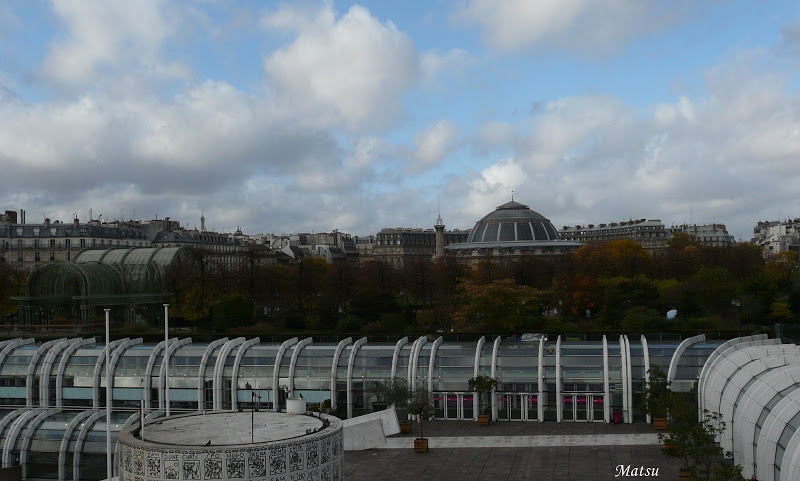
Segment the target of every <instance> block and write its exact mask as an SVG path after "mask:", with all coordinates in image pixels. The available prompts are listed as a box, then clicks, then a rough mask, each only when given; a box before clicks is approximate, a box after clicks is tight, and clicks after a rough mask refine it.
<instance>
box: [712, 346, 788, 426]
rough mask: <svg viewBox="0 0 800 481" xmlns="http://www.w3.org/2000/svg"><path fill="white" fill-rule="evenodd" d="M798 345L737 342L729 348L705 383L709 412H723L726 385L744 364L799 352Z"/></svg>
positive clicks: (718, 359)
mask: <svg viewBox="0 0 800 481" xmlns="http://www.w3.org/2000/svg"><path fill="white" fill-rule="evenodd" d="M797 352H799V351H798V347H797V346H794V345H787V344H778V345H766V346H757V345H756V346H744V345H743V344H736V345H735V346H732V347H730V348H728V350H727V351H726V352H725V354H724V355H723V356H720V357H719V358H717V360H716V362H715V366H716V367H715V369H714V371H711V372H709V374H708V376H707V379H706V382H705V383H704V384H703V392H701V393H698V396H703V399H704V402H703V404H704V406H705V409H707V410H708V411H709V412H719V413H721V412H722V405H721V403H722V394H723V393H724V392H725V386H726V385H727V384H728V382H729V381H730V379H731V377H733V376H734V375H735V374H736V372H737V371H738V370H739V369H741V368H742V366H744V365H746V364H748V363H751V362H753V361H756V360H758V359H761V358H764V357H767V356H772V355H780V354H791V353H797Z"/></svg>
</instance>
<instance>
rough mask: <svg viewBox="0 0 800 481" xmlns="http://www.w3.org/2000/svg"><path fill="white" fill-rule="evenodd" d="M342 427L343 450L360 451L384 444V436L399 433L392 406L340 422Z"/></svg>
mask: <svg viewBox="0 0 800 481" xmlns="http://www.w3.org/2000/svg"><path fill="white" fill-rule="evenodd" d="M342 425H344V450H345V451H362V450H364V449H375V448H379V447H381V446H383V445H385V444H386V436H391V435H392V434H397V433H399V432H400V423H399V422H398V421H397V412H396V411H395V409H394V406H392V407H390V408H388V409H385V410H383V411H377V412H374V413H370V414H365V415H363V416H357V417H354V418H351V419H345V420H343V421H342Z"/></svg>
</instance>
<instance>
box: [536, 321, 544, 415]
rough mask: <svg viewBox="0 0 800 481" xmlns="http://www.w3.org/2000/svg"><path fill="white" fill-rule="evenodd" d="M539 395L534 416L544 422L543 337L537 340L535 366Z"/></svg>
mask: <svg viewBox="0 0 800 481" xmlns="http://www.w3.org/2000/svg"><path fill="white" fill-rule="evenodd" d="M536 370H537V373H536V378H537V379H538V384H537V385H538V388H539V394H538V396H537V398H536V415H537V416H538V418H539V422H540V423H542V422H544V336H542V337H541V338H540V339H539V365H538V366H536Z"/></svg>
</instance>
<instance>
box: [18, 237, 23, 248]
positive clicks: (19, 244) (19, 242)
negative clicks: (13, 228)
mask: <svg viewBox="0 0 800 481" xmlns="http://www.w3.org/2000/svg"><path fill="white" fill-rule="evenodd" d="M17 249H22V239H17Z"/></svg>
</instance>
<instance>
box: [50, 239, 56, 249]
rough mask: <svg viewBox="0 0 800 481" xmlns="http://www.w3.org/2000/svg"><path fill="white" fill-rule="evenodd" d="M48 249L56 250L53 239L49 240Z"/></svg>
mask: <svg viewBox="0 0 800 481" xmlns="http://www.w3.org/2000/svg"><path fill="white" fill-rule="evenodd" d="M50 248H51V249H55V248H56V240H55V239H50Z"/></svg>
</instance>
